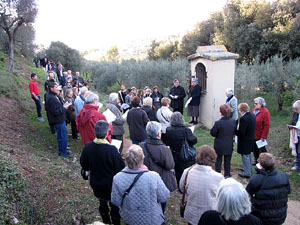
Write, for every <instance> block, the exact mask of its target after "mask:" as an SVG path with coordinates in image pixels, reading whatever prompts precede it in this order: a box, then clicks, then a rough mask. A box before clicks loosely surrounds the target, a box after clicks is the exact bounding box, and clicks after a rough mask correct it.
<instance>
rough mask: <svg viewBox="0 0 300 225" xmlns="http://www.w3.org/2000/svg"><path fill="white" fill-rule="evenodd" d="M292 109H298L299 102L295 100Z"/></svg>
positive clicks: (299, 106) (299, 107)
mask: <svg viewBox="0 0 300 225" xmlns="http://www.w3.org/2000/svg"><path fill="white" fill-rule="evenodd" d="M293 108H294V109H300V100H297V101H295V102H294V104H293Z"/></svg>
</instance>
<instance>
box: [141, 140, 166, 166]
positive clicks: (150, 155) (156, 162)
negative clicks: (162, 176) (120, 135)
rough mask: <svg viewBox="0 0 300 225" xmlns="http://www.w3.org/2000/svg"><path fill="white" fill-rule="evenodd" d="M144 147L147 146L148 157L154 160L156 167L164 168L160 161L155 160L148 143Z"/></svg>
mask: <svg viewBox="0 0 300 225" xmlns="http://www.w3.org/2000/svg"><path fill="white" fill-rule="evenodd" d="M144 146H145V149H146V152H147V153H148V155H149V157H150V159H151V160H152V162H154V163H155V164H156V165H158V166H160V167H162V168H164V166H163V165H162V164H161V163H160V162H159V161H157V160H154V158H153V155H152V153H151V152H150V151H149V149H148V146H147V143H144Z"/></svg>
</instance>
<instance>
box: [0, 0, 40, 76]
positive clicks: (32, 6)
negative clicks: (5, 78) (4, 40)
mask: <svg viewBox="0 0 300 225" xmlns="http://www.w3.org/2000/svg"><path fill="white" fill-rule="evenodd" d="M36 14H37V7H36V3H35V0H0V27H1V28H2V29H3V30H4V32H5V33H6V34H7V36H8V42H9V66H8V70H9V71H10V72H12V71H13V66H14V65H13V58H14V42H15V40H16V35H17V31H18V30H19V28H20V27H21V26H22V25H29V24H31V23H33V22H34V21H35V17H36Z"/></svg>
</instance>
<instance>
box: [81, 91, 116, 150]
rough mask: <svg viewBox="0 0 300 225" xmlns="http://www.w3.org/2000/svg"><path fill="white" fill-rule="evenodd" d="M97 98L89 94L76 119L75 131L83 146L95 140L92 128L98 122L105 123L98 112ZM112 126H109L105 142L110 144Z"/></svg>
mask: <svg viewBox="0 0 300 225" xmlns="http://www.w3.org/2000/svg"><path fill="white" fill-rule="evenodd" d="M98 110H99V97H98V95H97V94H95V93H92V92H91V93H90V95H89V96H87V98H86V99H85V104H84V106H83V108H82V109H81V110H80V112H79V114H78V115H77V117H76V125H77V129H78V131H79V133H80V136H81V141H82V144H83V146H85V144H86V143H88V142H90V141H93V140H94V139H95V132H94V126H95V123H96V122H97V121H99V120H104V121H106V118H105V116H104V115H103V114H102V113H100V112H99V111H98ZM112 130H113V128H112V125H111V124H110V125H109V134H108V136H107V138H106V139H107V140H108V141H109V143H111V133H112Z"/></svg>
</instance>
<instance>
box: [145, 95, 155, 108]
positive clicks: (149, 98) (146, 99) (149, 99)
mask: <svg viewBox="0 0 300 225" xmlns="http://www.w3.org/2000/svg"><path fill="white" fill-rule="evenodd" d="M152 101H153V100H152V98H151V97H147V98H144V100H143V105H147V106H151V107H152Z"/></svg>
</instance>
